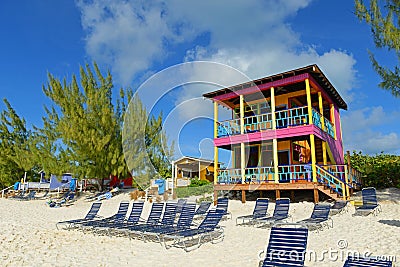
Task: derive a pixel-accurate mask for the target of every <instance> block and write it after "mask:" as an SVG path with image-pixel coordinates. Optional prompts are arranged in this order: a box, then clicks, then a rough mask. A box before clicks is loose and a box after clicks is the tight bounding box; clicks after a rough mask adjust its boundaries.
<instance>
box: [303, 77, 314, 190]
mask: <svg viewBox="0 0 400 267" xmlns="http://www.w3.org/2000/svg"><path fill="white" fill-rule="evenodd" d="M305 82H306V94H307V110H308V124H313V119H312V103H311V89H310V81H309V80H308V79H306V80H305ZM310 149H311V166H312V177H313V182H317V167H316V165H315V164H316V163H317V162H316V157H315V137H314V135H313V134H310Z"/></svg>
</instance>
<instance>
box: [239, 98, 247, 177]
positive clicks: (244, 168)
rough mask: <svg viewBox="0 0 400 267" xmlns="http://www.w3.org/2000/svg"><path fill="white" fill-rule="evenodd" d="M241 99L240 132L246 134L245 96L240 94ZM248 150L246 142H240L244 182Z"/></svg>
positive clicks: (241, 171)
mask: <svg viewBox="0 0 400 267" xmlns="http://www.w3.org/2000/svg"><path fill="white" fill-rule="evenodd" d="M239 100H240V134H244V96H243V95H240V96H239ZM245 172H246V151H245V145H244V143H243V142H242V143H240V174H241V177H242V184H244V183H245V180H246V175H245V174H246V173H245Z"/></svg>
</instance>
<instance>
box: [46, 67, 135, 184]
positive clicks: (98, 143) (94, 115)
mask: <svg viewBox="0 0 400 267" xmlns="http://www.w3.org/2000/svg"><path fill="white" fill-rule="evenodd" d="M94 70H95V72H94V73H93V72H92V70H91V68H90V67H89V66H88V65H86V66H85V68H83V67H81V68H80V83H78V81H77V78H76V76H75V75H74V76H73V78H72V82H71V83H70V84H67V82H66V80H65V79H64V80H63V82H61V81H60V80H58V79H57V78H55V77H54V76H52V75H51V74H49V82H48V84H47V86H45V87H43V92H44V93H45V95H46V96H48V97H49V98H50V99H51V100H52V101H53V103H54V106H53V107H52V108H51V109H48V108H47V109H46V113H47V118H46V119H45V120H44V122H45V128H44V129H43V131H42V133H46V132H47V134H49V133H52V132H55V133H57V134H58V138H59V139H60V140H61V142H62V145H61V146H60V147H59V148H58V149H59V151H60V153H61V154H60V156H61V161H65V159H66V160H67V161H68V163H67V164H68V165H69V169H68V170H64V172H66V171H68V172H72V173H74V175H76V176H78V177H80V178H84V177H90V178H100V179H104V178H106V177H108V176H109V175H115V176H118V177H125V176H126V175H127V174H128V170H127V168H126V166H125V162H124V160H123V153H122V146H121V136H120V135H121V131H120V130H119V128H120V118H119V116H120V114H117V113H116V109H115V108H114V105H113V103H112V89H113V83H112V77H111V74H110V73H107V76H103V75H102V73H101V72H100V70H99V68H98V66H97V65H96V64H94ZM47 134H45V135H47ZM49 149H50V150H51V147H49ZM63 159H64V160H63Z"/></svg>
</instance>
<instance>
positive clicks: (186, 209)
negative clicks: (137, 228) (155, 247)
mask: <svg viewBox="0 0 400 267" xmlns="http://www.w3.org/2000/svg"><path fill="white" fill-rule="evenodd" d="M195 209H196V204H194V203H186V204H185V205H184V206H183V208H182V212H181V214H180V215H179V220H178V222H177V224H176V225H159V226H154V227H152V228H149V229H147V230H146V231H145V233H144V238H145V239H146V240H155V241H158V242H160V244H162V243H161V242H162V240H161V239H162V236H163V235H168V234H169V235H170V234H173V233H175V232H180V231H183V230H186V229H189V228H190V226H191V225H192V222H193V217H194V214H195Z"/></svg>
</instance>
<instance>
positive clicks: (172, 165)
mask: <svg viewBox="0 0 400 267" xmlns="http://www.w3.org/2000/svg"><path fill="white" fill-rule="evenodd" d="M171 172H172V174H171V176H172V177H171V178H172V188H171V195H172V197H174V192H175V191H174V190H175V189H174V187H175V166H174V162H173V161H172V163H171Z"/></svg>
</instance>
